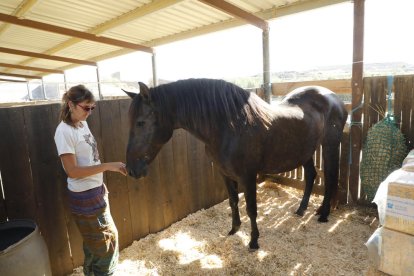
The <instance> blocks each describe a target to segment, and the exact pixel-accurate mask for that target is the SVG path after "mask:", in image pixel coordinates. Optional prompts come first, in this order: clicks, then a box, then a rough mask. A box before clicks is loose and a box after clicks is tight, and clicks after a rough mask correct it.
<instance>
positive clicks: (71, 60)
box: [0, 47, 96, 66]
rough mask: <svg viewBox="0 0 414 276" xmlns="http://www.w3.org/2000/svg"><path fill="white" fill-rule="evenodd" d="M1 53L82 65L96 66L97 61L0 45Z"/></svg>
mask: <svg viewBox="0 0 414 276" xmlns="http://www.w3.org/2000/svg"><path fill="white" fill-rule="evenodd" d="M0 53H6V54H12V55H18V56H27V57H35V58H43V59H50V60H57V61H63V62H67V63H76V64H82V65H90V66H96V62H94V61H88V60H80V59H74V58H67V57H60V56H51V55H45V54H40V53H35V52H28V51H21V50H16V49H11V48H4V47H0Z"/></svg>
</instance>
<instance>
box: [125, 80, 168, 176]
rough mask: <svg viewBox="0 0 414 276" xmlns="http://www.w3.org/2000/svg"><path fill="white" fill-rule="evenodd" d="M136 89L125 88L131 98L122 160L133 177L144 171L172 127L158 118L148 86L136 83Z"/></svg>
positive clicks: (142, 173) (142, 174)
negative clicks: (127, 137)
mask: <svg viewBox="0 0 414 276" xmlns="http://www.w3.org/2000/svg"><path fill="white" fill-rule="evenodd" d="M139 87H140V93H139V94H135V93H131V92H127V91H125V90H124V92H125V93H127V95H128V96H130V97H131V98H132V103H131V106H130V108H129V120H130V130H129V140H128V146H127V153H126V160H127V171H128V174H129V175H130V176H132V177H135V178H140V177H143V176H145V175H146V174H147V166H148V164H149V163H151V161H152V160H153V159H154V158H155V156H156V155H157V153H158V152H159V151H160V149H161V147H162V146H163V145H164V144H165V143H166V142H167V141H168V140H169V139H170V138H171V136H172V132H173V128H172V126H170V125H167V124H163V123H162V122H161V121H160V117H159V111H158V110H157V106H156V103H155V102H154V100H153V99H152V98H151V95H150V90H149V89H148V87H147V86H146V85H145V84H143V83H141V82H140V83H139Z"/></svg>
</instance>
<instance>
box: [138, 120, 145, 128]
mask: <svg viewBox="0 0 414 276" xmlns="http://www.w3.org/2000/svg"><path fill="white" fill-rule="evenodd" d="M144 125H145V122H144V121H138V122H137V127H142V126H144Z"/></svg>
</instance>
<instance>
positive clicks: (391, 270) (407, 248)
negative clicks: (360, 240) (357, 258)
mask: <svg viewBox="0 0 414 276" xmlns="http://www.w3.org/2000/svg"><path fill="white" fill-rule="evenodd" d="M366 246H367V248H368V257H369V260H370V261H371V264H372V265H373V266H374V267H375V268H376V269H378V270H381V271H383V272H385V273H388V274H391V275H395V276H412V275H414V236H411V235H407V234H404V233H400V232H397V231H393V230H389V229H386V228H384V227H381V228H378V229H377V230H376V231H375V232H374V234H372V236H371V237H370V238H369V240H368V242H367V243H366Z"/></svg>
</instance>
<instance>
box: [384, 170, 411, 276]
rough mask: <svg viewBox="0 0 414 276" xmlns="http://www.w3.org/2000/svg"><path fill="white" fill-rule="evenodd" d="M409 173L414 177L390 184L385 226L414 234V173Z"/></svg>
mask: <svg viewBox="0 0 414 276" xmlns="http://www.w3.org/2000/svg"><path fill="white" fill-rule="evenodd" d="M409 175H411V176H412V179H410V180H408V179H407V180H406V181H405V183H404V179H399V181H398V182H390V183H389V184H388V193H387V203H386V210H385V222H384V226H385V227H386V228H388V229H392V230H396V231H400V232H403V233H407V234H410V235H414V184H413V183H412V181H413V180H414V173H409ZM413 254H414V252H413ZM413 275H414V272H413Z"/></svg>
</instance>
